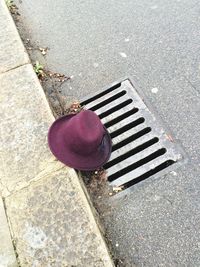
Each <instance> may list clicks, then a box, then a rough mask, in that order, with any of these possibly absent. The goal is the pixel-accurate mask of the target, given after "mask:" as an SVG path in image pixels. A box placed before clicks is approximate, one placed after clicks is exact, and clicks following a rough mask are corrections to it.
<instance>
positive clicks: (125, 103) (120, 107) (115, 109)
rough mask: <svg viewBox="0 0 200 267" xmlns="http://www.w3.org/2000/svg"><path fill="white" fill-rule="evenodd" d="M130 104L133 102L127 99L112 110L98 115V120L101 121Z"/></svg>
mask: <svg viewBox="0 0 200 267" xmlns="http://www.w3.org/2000/svg"><path fill="white" fill-rule="evenodd" d="M132 102H133V100H132V99H128V100H126V101H124V102H122V103H121V104H119V105H117V106H115V107H113V108H110V109H108V110H106V111H105V112H103V113H101V114H99V118H100V119H103V118H105V117H106V116H108V115H110V114H112V113H113V112H115V111H117V110H119V109H122V108H123V107H125V106H128V105H129V104H131V103H132Z"/></svg>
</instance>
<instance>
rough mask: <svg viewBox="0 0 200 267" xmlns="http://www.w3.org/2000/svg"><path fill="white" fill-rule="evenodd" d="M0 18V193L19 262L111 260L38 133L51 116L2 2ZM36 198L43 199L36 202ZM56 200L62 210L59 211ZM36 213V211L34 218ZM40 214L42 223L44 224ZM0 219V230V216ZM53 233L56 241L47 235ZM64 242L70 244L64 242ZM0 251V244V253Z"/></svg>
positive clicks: (71, 182)
mask: <svg viewBox="0 0 200 267" xmlns="http://www.w3.org/2000/svg"><path fill="white" fill-rule="evenodd" d="M0 17H1V21H0V29H3V30H0V38H1V40H2V42H1V45H0V48H1V49H0V85H1V90H2V92H1V98H0V104H1V108H2V111H3V113H2V114H3V115H2V119H1V124H0V125H1V127H0V137H1V138H0V145H1V148H0V156H1V157H0V158H1V166H3V167H2V168H1V169H0V177H1V181H0V191H1V196H3V197H4V198H5V206H6V212H7V216H8V218H7V219H8V221H9V225H10V231H11V236H12V238H13V239H14V241H15V246H16V251H17V254H18V260H19V262H20V264H21V266H22V267H23V266H33V264H35V265H34V266H41V267H42V266H45V264H52V265H51V266H61V265H59V264H64V265H65V264H67V265H69V264H70V265H78V266H91V267H92V266H105V267H109V266H114V265H113V262H112V260H111V257H110V255H109V252H108V249H107V246H106V244H105V242H104V239H103V237H102V235H101V232H100V230H99V228H98V225H97V223H96V221H95V218H94V215H93V213H92V210H91V208H90V205H89V203H88V200H87V198H86V196H85V193H84V191H83V188H82V187H81V183H80V181H79V178H78V176H77V174H76V173H75V171H74V170H73V169H71V168H68V167H66V166H63V165H62V164H61V163H59V162H58V161H57V160H55V158H54V157H53V156H52V155H51V153H50V152H49V149H48V146H47V140H46V136H47V131H48V128H49V126H50V125H51V123H52V122H53V121H54V117H53V115H52V112H51V110H50V107H49V105H48V102H47V99H46V97H45V94H44V91H43V89H42V87H41V85H40V83H39V80H38V78H37V76H36V74H35V73H34V70H33V67H32V65H31V64H30V60H29V57H28V54H27V52H26V51H25V48H24V46H23V44H22V41H21V39H20V36H19V34H18V32H17V29H16V27H15V24H14V22H13V19H12V17H11V15H10V13H9V11H8V9H7V6H6V5H5V3H4V2H2V1H1V2H0ZM5 35H6V37H5ZM5 129H6V131H5ZM61 178H62V179H61ZM48 186H49V187H48ZM55 187H56V190H57V191H56V193H55ZM47 192H48V193H49V195H48V196H47ZM58 196H59V198H58ZM66 196H68V202H69V203H70V206H68V205H67V204H68V203H66V202H67V200H66V199H67V197H66ZM43 198H44V199H46V201H45V202H44V203H43V202H42V199H43ZM56 203H57V204H56ZM47 204H48V205H47ZM77 204H78V205H77ZM50 205H51V208H49V207H50ZM56 205H58V206H56ZM61 206H63V207H64V208H63V209H62V213H61V212H60V213H59V212H58V210H59V208H60V207H61ZM45 209H46V210H45ZM38 212H40V213H41V212H42V214H41V216H40V215H39V213H38ZM44 214H45V215H46V217H44V218H43V217H42V215H44ZM63 214H64V215H63ZM72 215H73V216H72ZM69 218H71V219H69ZM45 220H47V221H48V223H47V224H44V221H45ZM52 220H53V221H52ZM81 220H83V221H81ZM74 221H76V226H75V225H73V224H74ZM61 223H62V224H61ZM64 224H69V225H70V226H71V227H68V225H66V226H65V228H64V227H63V225H64ZM3 225H4V226H5V227H7V229H8V226H7V222H6V220H4V222H3ZM55 225H56V226H57V228H56V229H55V228H54V227H55ZM76 227H77V229H79V232H77V231H78V230H77V231H76ZM66 229H68V231H67V230H66ZM52 231H54V232H52ZM59 231H61V232H60V233H59ZM55 232H56V238H57V239H56V240H54V239H53V238H54V237H55ZM5 233H6V232H5ZM8 233H9V232H8V231H7V234H6V235H7V237H8ZM38 233H39V234H38ZM38 236H39V237H38ZM38 238H41V239H38ZM44 240H45V241H44ZM69 240H71V241H73V242H72V243H69ZM71 241H70V242H71ZM8 242H9V249H7V248H6V247H5V246H4V252H5V253H7V255H8V256H9V255H10V253H11V252H10V248H11V247H12V242H11V239H9V237H8ZM67 242H68V243H69V246H68V247H67V246H66V244H67ZM64 244H65V246H66V247H64V250H63V249H62V246H63V245H64ZM1 249H2V245H0V259H1V257H2V255H3V254H2V252H1ZM12 255H14V249H13V250H12ZM0 266H1V263H0ZM6 266H16V265H9V264H7V265H5V264H4V265H3V266H2V267H6Z"/></svg>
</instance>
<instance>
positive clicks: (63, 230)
mask: <svg viewBox="0 0 200 267" xmlns="http://www.w3.org/2000/svg"><path fill="white" fill-rule="evenodd" d="M76 178H77V176H76V174H75V171H74V170H73V169H70V168H67V167H66V168H63V169H62V170H60V171H56V172H54V173H49V175H48V177H46V178H45V179H42V180H40V181H37V182H33V183H32V184H31V185H30V186H29V187H26V188H24V189H22V190H20V191H19V192H16V193H14V194H12V195H11V196H9V197H7V198H6V206H7V214H8V217H9V221H10V224H11V228H12V232H13V237H14V239H15V241H16V248H17V252H18V255H19V261H20V264H21V265H22V266H26V267H28V266H35V267H39V266H41V267H46V266H51V267H58V266H60V267H61V266H63V267H64V266H88V267H89V266H90V267H92V266H95V267H96V266H98V267H102V266H105V267H109V266H113V265H112V264H111V260H110V257H109V255H108V253H107V249H106V246H105V244H104V241H103V239H102V238H101V236H100V235H99V230H98V228H97V225H96V223H95V221H94V219H93V215H92V213H91V210H90V207H89V205H88V203H87V200H86V198H85V195H84V193H83V190H82V188H81V186H80V184H79V182H78V180H77V179H76Z"/></svg>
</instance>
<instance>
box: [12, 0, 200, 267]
mask: <svg viewBox="0 0 200 267" xmlns="http://www.w3.org/2000/svg"><path fill="white" fill-rule="evenodd" d="M16 3H17V5H18V7H19V12H20V13H21V19H22V21H23V24H24V26H25V28H26V29H27V32H28V33H29V35H30V38H31V39H32V40H33V41H34V42H36V43H38V45H40V46H48V47H49V48H50V50H49V51H48V54H47V57H46V58H47V63H48V66H49V68H51V69H53V70H55V71H57V72H61V73H65V74H67V75H70V76H73V79H72V81H71V82H69V83H66V84H65V85H64V86H63V88H62V91H63V93H64V94H65V95H66V96H69V97H71V96H73V97H76V98H81V97H84V96H86V95H87V94H88V93H91V92H95V91H96V90H99V89H101V88H102V87H104V86H105V85H107V84H110V83H112V82H114V81H115V80H119V79H120V78H121V77H124V76H131V77H133V79H134V80H135V81H136V82H137V84H138V85H139V86H140V88H141V89H142V90H143V91H144V93H145V94H146V96H147V97H148V99H149V100H150V102H151V103H152V105H153V107H154V109H156V111H157V113H158V114H159V115H160V116H161V118H162V119H163V121H164V122H165V123H166V125H167V126H168V127H169V128H170V129H171V131H172V133H173V135H174V137H175V138H176V139H177V140H178V141H179V142H180V143H181V145H182V146H183V147H184V149H185V151H186V153H187V155H188V163H187V164H185V165H184V166H183V167H181V168H179V169H177V170H176V171H174V172H172V173H169V174H168V175H167V176H165V177H162V178H160V179H154V178H149V179H148V181H145V182H143V183H140V184H138V185H137V186H134V188H132V191H131V193H129V194H128V195H127V196H126V197H125V198H124V197H123V198H119V199H116V200H113V201H112V202H110V203H107V205H108V206H109V205H111V207H112V208H111V209H110V211H109V212H108V213H106V214H104V215H105V216H104V217H105V219H104V223H105V227H106V229H107V235H108V237H109V238H110V239H111V240H112V243H113V247H114V248H115V251H116V253H117V255H118V257H119V258H121V259H123V260H124V262H125V266H134V264H135V265H136V266H148V267H156V266H159V267H160V266H166V267H168V266H170V267H171V266H181V267H182V266H187V267H190V266H191V267H197V266H200V201H199V199H200V179H199V178H200V177H199V176H200V175H199V173H200V152H199V141H200V68H199V67H200V53H199V51H200V34H199V32H200V2H199V1H198V0H191V1H189V0H162V1H161V0H160V1H158V0H153V1H149V0H140V1H139V0H135V1H130V0H124V1H118V0H110V1H105V0H100V1H94V0H93V1H92V0H85V1H82V0H77V1H69V0H57V1H53V0H46V1H39V0H34V1H30V0H26V1H22V3H19V2H16ZM155 88H156V89H155Z"/></svg>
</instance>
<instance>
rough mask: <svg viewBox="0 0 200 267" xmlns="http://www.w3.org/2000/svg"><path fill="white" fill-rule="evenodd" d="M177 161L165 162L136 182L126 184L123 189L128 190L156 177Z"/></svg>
mask: <svg viewBox="0 0 200 267" xmlns="http://www.w3.org/2000/svg"><path fill="white" fill-rule="evenodd" d="M174 163H175V161H173V160H166V161H165V162H163V163H162V164H160V165H158V166H157V167H155V168H154V169H152V170H150V171H148V172H145V173H144V174H142V175H140V176H138V177H136V178H135V179H134V180H131V181H129V182H127V183H125V184H122V185H121V187H122V188H123V190H124V189H127V188H129V187H131V186H133V185H135V184H137V183H139V182H141V181H144V180H145V179H147V178H149V177H151V176H152V175H155V174H156V173H158V172H160V171H162V170H164V169H166V168H167V167H169V166H170V165H172V164H174Z"/></svg>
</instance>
